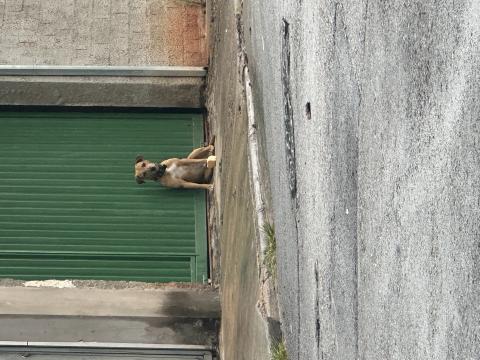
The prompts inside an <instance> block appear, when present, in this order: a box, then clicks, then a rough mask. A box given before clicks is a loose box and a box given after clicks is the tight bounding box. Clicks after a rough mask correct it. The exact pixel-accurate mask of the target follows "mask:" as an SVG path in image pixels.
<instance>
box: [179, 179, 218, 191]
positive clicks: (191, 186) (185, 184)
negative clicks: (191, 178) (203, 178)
mask: <svg viewBox="0 0 480 360" xmlns="http://www.w3.org/2000/svg"><path fill="white" fill-rule="evenodd" d="M179 187H180V188H183V189H205V190H210V191H211V190H213V184H197V183H192V182H188V181H182V182H181V183H180V184H179Z"/></svg>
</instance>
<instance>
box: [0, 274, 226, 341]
mask: <svg viewBox="0 0 480 360" xmlns="http://www.w3.org/2000/svg"><path fill="white" fill-rule="evenodd" d="M98 285H101V284H98ZM219 318H220V304H219V298H218V293H217V292H216V291H215V290H213V289H211V288H210V289H207V288H203V289H198V288H197V289H195V288H192V289H181V288H173V287H170V288H157V289H155V288H149V289H148V288H147V289H142V288H124V289H111V288H109V289H102V288H100V287H99V286H97V287H96V288H93V287H83V288H35V287H33V288H32V287H23V286H7V287H0V340H3V341H50V342H64V341H67V342H77V341H95V342H127V343H128V342H132V343H134V342H138V343H151V344H198V345H211V346H216V343H217V335H218V319H219Z"/></svg>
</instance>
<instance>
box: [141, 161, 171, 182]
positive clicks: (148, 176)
mask: <svg viewBox="0 0 480 360" xmlns="http://www.w3.org/2000/svg"><path fill="white" fill-rule="evenodd" d="M165 168H166V166H165V165H162V164H155V163H153V162H151V161H148V160H145V159H144V158H143V156H137V158H136V159H135V180H136V181H137V183H138V184H143V183H144V182H145V180H154V181H156V180H158V178H159V177H161V176H162V175H163V174H164V173H165Z"/></svg>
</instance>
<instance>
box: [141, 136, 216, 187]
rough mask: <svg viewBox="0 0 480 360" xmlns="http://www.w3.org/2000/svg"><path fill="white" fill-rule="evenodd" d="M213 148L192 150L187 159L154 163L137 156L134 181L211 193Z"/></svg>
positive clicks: (211, 146) (213, 161)
mask: <svg viewBox="0 0 480 360" xmlns="http://www.w3.org/2000/svg"><path fill="white" fill-rule="evenodd" d="M214 150H215V148H214V146H213V144H210V145H208V146H204V147H201V148H198V149H195V150H193V151H192V152H191V153H190V155H188V157H187V158H184V159H178V158H171V159H167V160H164V161H162V162H161V163H154V162H151V161H148V160H145V159H144V158H143V156H141V155H139V156H137V158H136V159H135V180H136V181H137V183H138V184H143V183H144V182H145V180H152V181H158V182H159V183H160V184H162V185H163V186H166V187H169V188H177V189H205V190H209V191H212V190H213V184H210V180H211V178H212V174H213V168H214V167H215V163H216V158H215V156H213V153H214Z"/></svg>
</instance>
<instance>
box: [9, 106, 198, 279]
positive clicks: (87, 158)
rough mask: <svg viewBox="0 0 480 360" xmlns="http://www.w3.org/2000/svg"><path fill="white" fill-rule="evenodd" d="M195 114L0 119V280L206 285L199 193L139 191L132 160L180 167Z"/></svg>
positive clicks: (146, 187)
mask: <svg viewBox="0 0 480 360" xmlns="http://www.w3.org/2000/svg"><path fill="white" fill-rule="evenodd" d="M202 125H203V122H202V117H201V115H198V114H152V113H128V114H127V113H123V114H119V113H90V112H82V113H77V112H69V113H67V112H63V113H62V112H0V277H2V278H16V279H28V280H32V279H39V280H41V279H105V280H136V281H152V282H153V281H155V282H157V281H158V282H167V281H192V282H202V281H205V280H206V277H207V245H206V224H205V192H204V190H174V189H166V188H163V187H161V186H160V185H159V184H156V183H145V184H143V185H138V184H136V182H135V180H134V170H133V167H134V162H135V157H136V155H138V154H143V155H145V158H147V159H151V160H153V161H158V160H161V159H164V158H169V157H184V156H186V155H188V153H189V152H190V151H191V150H192V148H194V147H198V146H200V145H201V144H202V142H203V126H202Z"/></svg>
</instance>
